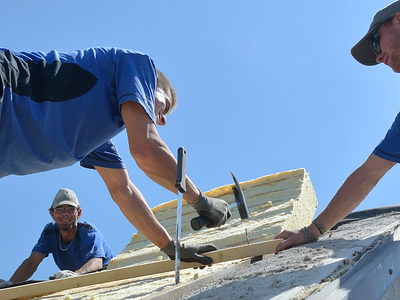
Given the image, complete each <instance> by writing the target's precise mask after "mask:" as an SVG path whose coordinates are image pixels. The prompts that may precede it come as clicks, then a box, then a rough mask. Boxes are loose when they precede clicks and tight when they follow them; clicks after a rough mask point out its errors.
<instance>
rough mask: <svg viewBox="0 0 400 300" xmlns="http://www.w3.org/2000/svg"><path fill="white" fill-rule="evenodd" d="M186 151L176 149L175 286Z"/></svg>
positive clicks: (177, 281)
mask: <svg viewBox="0 0 400 300" xmlns="http://www.w3.org/2000/svg"><path fill="white" fill-rule="evenodd" d="M185 173H186V150H185V148H183V147H179V148H178V169H177V174H176V183H175V187H176V188H177V190H178V202H177V204H176V211H177V212H176V240H175V284H178V283H179V267H180V259H181V244H180V238H181V220H182V198H183V193H184V192H186V174H185Z"/></svg>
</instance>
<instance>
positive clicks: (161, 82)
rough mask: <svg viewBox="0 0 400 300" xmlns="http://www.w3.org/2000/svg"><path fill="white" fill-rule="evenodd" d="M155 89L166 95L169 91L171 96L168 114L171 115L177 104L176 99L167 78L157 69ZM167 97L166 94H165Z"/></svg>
mask: <svg viewBox="0 0 400 300" xmlns="http://www.w3.org/2000/svg"><path fill="white" fill-rule="evenodd" d="M156 89H161V90H162V91H164V93H167V91H168V90H169V92H170V94H171V99H170V100H171V107H170V108H169V111H168V114H170V113H172V112H173V110H174V109H175V108H176V104H177V103H178V97H177V96H176V92H175V89H174V88H173V87H172V85H171V83H170V82H169V80H168V78H167V77H166V76H165V75H164V73H163V72H161V71H160V70H158V69H157V87H156ZM167 95H168V94H167Z"/></svg>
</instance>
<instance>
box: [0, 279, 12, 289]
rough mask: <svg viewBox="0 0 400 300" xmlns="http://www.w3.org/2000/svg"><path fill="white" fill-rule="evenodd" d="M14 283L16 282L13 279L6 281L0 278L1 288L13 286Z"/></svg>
mask: <svg viewBox="0 0 400 300" xmlns="http://www.w3.org/2000/svg"><path fill="white" fill-rule="evenodd" d="M13 284H14V282H12V281H11V280H8V281H5V280H3V279H0V289H3V288H6V287H9V286H11V285H13Z"/></svg>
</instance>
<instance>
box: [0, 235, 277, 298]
mask: <svg viewBox="0 0 400 300" xmlns="http://www.w3.org/2000/svg"><path fill="white" fill-rule="evenodd" d="M281 241H282V240H280V239H279V240H269V241H265V242H259V243H253V244H249V245H244V246H237V247H231V248H226V249H221V250H216V251H212V252H208V253H207V256H209V257H211V258H212V259H213V262H214V263H215V264H216V263H221V262H225V261H231V260H235V259H241V258H246V257H252V256H257V255H263V254H268V253H274V251H275V247H276V246H277V245H278V244H279V243H280V242H281ZM199 266H201V264H199V263H185V262H182V263H181V269H188V268H194V267H199ZM174 269H175V263H174V261H172V260H162V261H157V262H150V263H145V264H141V265H133V266H128V267H122V268H118V269H113V270H105V271H101V272H97V273H90V274H84V275H80V276H76V277H69V278H64V279H56V280H51V281H45V282H38V283H32V284H29V285H23V286H18V287H10V288H6V289H2V290H0V299H2V300H9V299H21V298H26V297H35V296H42V295H47V294H51V293H55V292H59V291H63V290H68V289H72V288H78V287H84V286H89V285H94V284H99V283H106V282H111V281H117V280H124V279H130V278H135V277H142V276H147V275H152V274H158V273H164V272H170V271H173V270H174Z"/></svg>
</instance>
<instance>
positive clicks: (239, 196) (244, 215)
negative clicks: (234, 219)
mask: <svg viewBox="0 0 400 300" xmlns="http://www.w3.org/2000/svg"><path fill="white" fill-rule="evenodd" d="M231 174H232V178H233V181H234V182H235V186H233V187H232V190H233V194H234V195H235V201H236V204H237V208H238V210H239V215H240V218H241V219H242V220H243V219H249V218H250V214H249V210H248V209H247V204H246V200H245V199H244V194H243V191H242V188H241V187H240V184H239V182H238V181H237V180H236V177H235V175H234V174H233V172H232V171H231Z"/></svg>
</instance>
